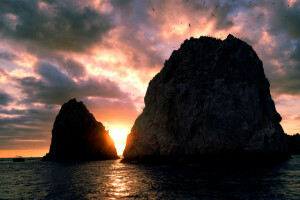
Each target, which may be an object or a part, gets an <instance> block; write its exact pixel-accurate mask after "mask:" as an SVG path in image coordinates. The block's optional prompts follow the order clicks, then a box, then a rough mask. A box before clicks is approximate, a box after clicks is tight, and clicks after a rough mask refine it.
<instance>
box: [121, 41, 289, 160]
mask: <svg viewBox="0 0 300 200" xmlns="http://www.w3.org/2000/svg"><path fill="white" fill-rule="evenodd" d="M269 87H270V84H269V81H268V80H267V78H266V77H265V74H264V69H263V64H262V62H261V60H260V59H259V58H258V56H257V54H256V53H255V51H254V50H253V49H252V47H251V46H249V45H248V44H247V43H245V42H243V41H241V40H240V39H238V38H235V37H234V36H232V35H228V36H227V38H226V39H225V40H223V41H222V40H219V39H215V38H211V37H200V38H199V39H194V38H190V40H186V41H184V43H183V44H182V45H181V47H180V49H179V50H176V51H173V53H172V55H171V57H170V58H169V60H167V61H166V62H165V64H164V67H163V69H162V70H161V71H160V72H159V73H158V74H157V75H156V76H155V77H154V78H153V79H152V80H151V81H150V83H149V86H148V89H147V93H146V96H145V99H144V101H145V108H144V110H143V112H142V114H141V115H140V116H139V117H138V118H137V119H136V121H135V123H134V125H133V127H132V130H131V133H130V134H129V135H128V137H127V143H126V147H125V150H124V153H123V155H124V160H125V161H126V160H143V159H150V160H151V159H155V160H157V159H162V160H164V159H181V158H192V159H194V160H201V159H212V160H214V159H216V160H218V159H221V160H222V159H227V158H232V159H241V160H258V159H260V160H261V159H265V158H266V159H281V158H287V157H288V153H287V144H286V137H285V135H284V132H283V130H282V127H281V126H280V124H279V122H280V121H281V116H280V115H279V114H278V113H277V111H276V109H275V105H274V102H273V100H272V98H271V95H270V90H269Z"/></svg>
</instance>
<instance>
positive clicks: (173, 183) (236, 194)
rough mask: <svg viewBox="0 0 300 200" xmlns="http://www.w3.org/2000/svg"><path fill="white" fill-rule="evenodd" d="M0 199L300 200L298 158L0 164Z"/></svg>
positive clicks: (29, 161)
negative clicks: (227, 162)
mask: <svg viewBox="0 0 300 200" xmlns="http://www.w3.org/2000/svg"><path fill="white" fill-rule="evenodd" d="M0 199H296V200H299V199H300V156H293V158H292V159H290V160H288V161H285V162H282V163H280V164H275V165H218V166H216V165H207V166H199V165H188V166H175V165H146V164H143V165H142V164H130V163H120V160H114V161H93V162H82V163H55V162H41V161H40V160H39V159H34V160H26V161H25V162H23V163H14V162H12V159H1V161H0Z"/></svg>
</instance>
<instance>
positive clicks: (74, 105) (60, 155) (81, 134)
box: [43, 99, 118, 161]
mask: <svg viewBox="0 0 300 200" xmlns="http://www.w3.org/2000/svg"><path fill="white" fill-rule="evenodd" d="M117 158H118V156H117V151H116V148H115V146H114V142H113V140H112V138H111V137H110V135H109V134H108V131H106V130H105V127H104V126H103V125H102V124H101V123H100V122H97V121H96V119H95V118H94V116H93V115H92V114H91V113H90V112H89V111H88V109H87V108H86V107H85V105H84V104H83V103H82V102H77V101H76V99H72V100H70V101H69V102H68V103H65V104H64V105H63V106H62V107H61V110H60V111H59V114H58V115H57V117H56V119H55V122H54V125H53V130H52V141H51V146H50V151H49V153H48V154H46V156H44V157H43V160H46V161H48V160H55V161H64V160H103V159H117Z"/></svg>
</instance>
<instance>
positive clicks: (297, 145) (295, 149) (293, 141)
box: [287, 133, 300, 154]
mask: <svg viewBox="0 0 300 200" xmlns="http://www.w3.org/2000/svg"><path fill="white" fill-rule="evenodd" d="M287 142H288V147H289V152H290V154H300V134H299V133H297V134H295V135H287Z"/></svg>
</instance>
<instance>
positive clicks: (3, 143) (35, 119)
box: [0, 105, 58, 150]
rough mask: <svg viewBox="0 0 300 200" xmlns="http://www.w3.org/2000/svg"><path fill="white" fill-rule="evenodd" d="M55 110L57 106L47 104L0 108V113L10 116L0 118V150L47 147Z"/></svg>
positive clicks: (56, 110)
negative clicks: (27, 107) (8, 108)
mask: <svg viewBox="0 0 300 200" xmlns="http://www.w3.org/2000/svg"><path fill="white" fill-rule="evenodd" d="M57 112H58V108H57V106H49V105H48V106H43V107H41V108H40V109H27V110H16V109H12V110H6V109H0V114H6V115H10V116H11V117H9V118H2V119H1V120H0V150H7V149H26V148H31V149H32V148H41V147H43V148H45V147H48V145H49V142H50V138H51V128H52V124H53V122H54V119H55V115H56V114H57ZM35 140H37V141H38V142H35Z"/></svg>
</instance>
